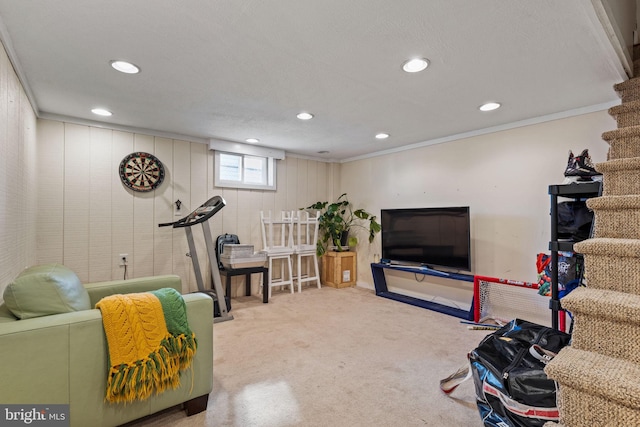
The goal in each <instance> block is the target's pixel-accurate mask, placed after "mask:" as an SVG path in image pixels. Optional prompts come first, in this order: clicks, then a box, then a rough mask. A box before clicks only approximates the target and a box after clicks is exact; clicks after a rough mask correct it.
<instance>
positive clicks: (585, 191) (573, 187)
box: [549, 181, 602, 329]
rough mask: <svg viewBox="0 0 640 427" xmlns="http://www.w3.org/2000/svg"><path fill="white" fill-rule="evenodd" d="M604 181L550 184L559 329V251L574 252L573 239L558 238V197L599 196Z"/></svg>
mask: <svg viewBox="0 0 640 427" xmlns="http://www.w3.org/2000/svg"><path fill="white" fill-rule="evenodd" d="M601 191H602V183H601V182H599V181H593V182H584V183H571V184H559V185H550V186H549V195H550V196H551V240H550V241H549V250H550V251H551V300H550V301H549V308H550V309H551V326H552V327H553V328H554V329H559V327H558V323H559V313H560V311H561V310H562V307H561V305H560V299H559V298H558V252H573V244H574V243H576V242H575V241H572V240H561V239H559V238H558V198H560V197H562V198H567V199H573V200H586V199H590V198H592V197H598V196H600V195H601V194H602V193H601Z"/></svg>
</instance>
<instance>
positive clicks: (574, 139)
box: [341, 111, 616, 302]
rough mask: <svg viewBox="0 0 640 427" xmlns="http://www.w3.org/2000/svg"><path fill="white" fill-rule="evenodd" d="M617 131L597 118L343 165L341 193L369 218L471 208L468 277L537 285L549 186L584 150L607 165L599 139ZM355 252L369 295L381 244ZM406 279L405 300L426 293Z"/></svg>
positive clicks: (360, 279)
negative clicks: (398, 211) (395, 211)
mask: <svg viewBox="0 0 640 427" xmlns="http://www.w3.org/2000/svg"><path fill="white" fill-rule="evenodd" d="M615 128H616V123H615V121H614V120H613V119H612V118H611V117H610V116H609V115H608V113H607V112H606V111H601V112H595V113H590V114H585V115H581V116H575V117H571V118H565V119H560V120H554V121H549V122H545V123H540V124H535V125H529V126H525V127H520V128H515V129H511V130H505V131H501V132H496V133H491V134H487V135H481V136H476V137H471V138H465V139H461V140H457V141H454V142H448V143H444V144H439V145H432V146H427V147H423V148H418V149H414V150H410V151H403V152H398V153H394V154H388V155H384V156H380V157H373V158H369V159H365V160H358V161H353V162H349V163H345V164H343V165H342V179H341V190H342V191H346V192H348V194H349V197H350V199H351V200H352V202H354V203H355V205H356V206H357V207H364V208H365V209H367V210H369V211H370V212H372V213H373V214H375V215H379V214H380V210H381V209H384V208H410V207H433V206H469V207H470V212H471V233H472V256H473V259H472V266H473V273H475V274H478V275H485V276H492V277H498V278H505V279H514V280H523V281H535V279H536V268H535V259H536V254H537V253H539V252H548V244H549V235H550V222H549V221H550V218H549V208H550V197H549V195H548V186H549V185H550V184H561V183H562V182H563V180H564V175H563V174H564V170H565V166H566V164H567V153H568V151H569V150H573V152H574V154H579V153H580V152H581V151H582V150H583V149H584V148H588V149H589V153H590V154H591V157H592V159H593V161H594V162H595V163H597V162H603V161H605V160H606V153H607V150H608V144H607V143H606V142H605V141H603V140H602V138H601V135H602V133H603V132H605V131H608V130H612V129H615ZM358 251H359V252H358V263H359V264H358V265H359V268H358V284H359V285H361V286H366V287H372V283H373V282H372V277H371V269H370V268H368V265H369V264H370V263H371V262H372V261H374V259H379V257H380V253H381V242H380V236H378V237H377V239H376V241H375V242H374V244H373V245H363V244H360V245H359V247H358ZM405 276H406V277H405V278H406V280H407V281H408V282H410V284H409V285H407V286H408V287H407V289H409V291H410V292H409V293H411V292H413V293H419V292H421V290H422V289H425V286H423V284H417V280H419V279H421V278H419V279H416V278H414V277H413V275H405ZM390 286H392V283H390ZM467 289H468V288H467ZM467 302H469V301H467Z"/></svg>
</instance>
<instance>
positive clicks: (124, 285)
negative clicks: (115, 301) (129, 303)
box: [84, 274, 182, 307]
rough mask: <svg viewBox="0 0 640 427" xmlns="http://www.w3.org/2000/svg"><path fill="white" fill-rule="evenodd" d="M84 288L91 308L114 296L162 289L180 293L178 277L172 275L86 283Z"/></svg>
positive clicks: (180, 283) (180, 287)
mask: <svg viewBox="0 0 640 427" xmlns="http://www.w3.org/2000/svg"><path fill="white" fill-rule="evenodd" d="M84 287H85V288H86V289H87V291H88V292H89V298H90V299H91V307H95V306H96V303H97V302H98V301H100V300H101V299H102V298H104V297H107V296H109V295H114V294H132V293H136V292H148V291H155V290H158V289H162V288H173V289H175V290H176V291H178V292H180V293H182V282H181V280H180V277H179V276H176V275H173V274H168V275H164V276H150V277H138V278H135V279H126V280H110V281H107V282H95V283H86V284H84Z"/></svg>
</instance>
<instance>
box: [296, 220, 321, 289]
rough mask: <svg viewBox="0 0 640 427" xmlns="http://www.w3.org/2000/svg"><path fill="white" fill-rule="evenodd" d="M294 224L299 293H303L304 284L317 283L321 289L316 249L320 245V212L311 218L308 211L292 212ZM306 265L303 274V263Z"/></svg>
mask: <svg viewBox="0 0 640 427" xmlns="http://www.w3.org/2000/svg"><path fill="white" fill-rule="evenodd" d="M292 216H293V223H294V230H295V231H294V234H295V236H294V245H293V254H294V259H295V261H296V273H297V274H296V276H295V278H296V280H297V282H298V292H302V283H303V282H317V284H318V289H320V287H321V284H320V270H319V268H318V255H317V253H316V247H317V244H318V226H319V223H318V219H319V217H320V212H316V214H315V216H311V215H310V214H309V212H306V211H295V212H292ZM303 260H304V261H305V263H306V274H305V275H304V276H303V274H302V262H303ZM312 270H313V271H312Z"/></svg>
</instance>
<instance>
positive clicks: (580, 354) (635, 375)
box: [545, 347, 640, 426]
mask: <svg viewBox="0 0 640 427" xmlns="http://www.w3.org/2000/svg"><path fill="white" fill-rule="evenodd" d="M545 372H546V373H547V375H548V376H549V378H552V379H554V380H555V381H557V382H558V384H559V385H560V392H559V393H558V407H559V408H560V420H561V422H562V423H564V424H566V425H568V426H638V425H640V366H639V365H636V364H634V363H631V362H627V361H624V360H618V359H615V358H611V357H607V356H604V355H601V354H598V353H593V352H589V351H583V350H578V349H575V348H573V347H565V348H563V349H562V350H561V351H560V353H559V354H558V355H557V356H556V357H555V358H554V359H553V360H552V361H551V362H549V364H548V365H547V366H546V368H545Z"/></svg>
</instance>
